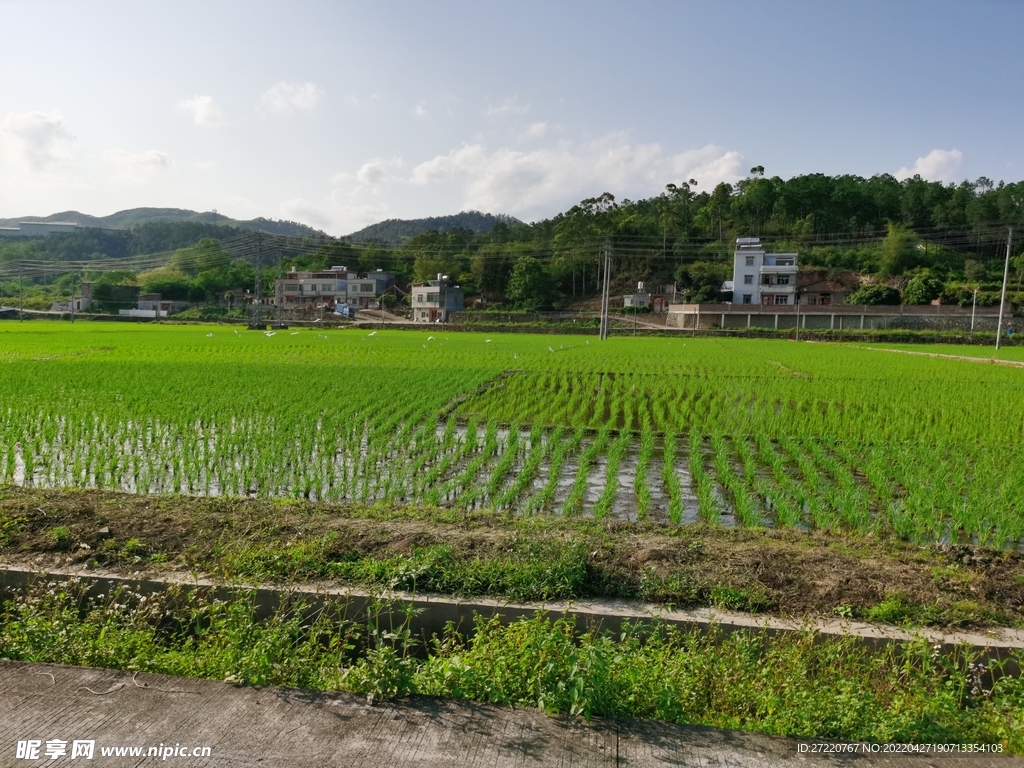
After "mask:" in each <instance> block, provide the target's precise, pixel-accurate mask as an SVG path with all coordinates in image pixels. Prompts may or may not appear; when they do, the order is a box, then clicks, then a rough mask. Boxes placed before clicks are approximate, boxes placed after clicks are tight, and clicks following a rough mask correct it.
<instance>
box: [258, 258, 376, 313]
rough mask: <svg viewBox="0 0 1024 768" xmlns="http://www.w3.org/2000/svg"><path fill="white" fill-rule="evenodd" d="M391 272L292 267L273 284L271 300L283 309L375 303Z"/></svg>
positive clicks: (373, 305)
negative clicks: (301, 270)
mask: <svg viewBox="0 0 1024 768" xmlns="http://www.w3.org/2000/svg"><path fill="white" fill-rule="evenodd" d="M394 279H395V276H394V275H392V274H391V273H390V272H384V271H382V270H379V269H378V270H377V271H376V272H371V273H370V274H368V275H367V276H366V277H359V276H358V275H356V273H355V272H352V271H350V270H349V269H347V268H346V267H331V268H330V269H323V270H319V271H315V272H314V271H310V272H300V271H298V270H295V269H293V270H292V271H291V272H289V273H288V274H287V275H285V276H284V277H283V278H281V279H279V280H276V281H275V285H274V303H275V304H277V305H278V306H280V307H282V308H283V309H319V308H322V307H335V306H338V305H340V304H347V305H348V306H350V307H356V308H363V309H365V308H370V307H375V306H377V299H378V298H379V297H380V295H381V294H382V293H384V291H385V290H386V289H387V287H388V285H389V284H390V283H392V282H393V281H394Z"/></svg>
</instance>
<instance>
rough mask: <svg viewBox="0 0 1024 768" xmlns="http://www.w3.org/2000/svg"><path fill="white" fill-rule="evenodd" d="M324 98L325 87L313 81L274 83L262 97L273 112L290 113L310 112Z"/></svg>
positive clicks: (265, 104) (264, 104)
mask: <svg viewBox="0 0 1024 768" xmlns="http://www.w3.org/2000/svg"><path fill="white" fill-rule="evenodd" d="M323 98H324V89H323V88H321V87H320V86H319V85H315V84H313V83H286V82H284V81H281V82H280V83H276V84H275V85H272V86H271V87H270V88H269V89H268V90H267V91H266V92H265V93H264V94H263V95H262V96H261V97H260V101H261V102H262V103H263V106H264V107H266V108H267V109H269V110H270V111H271V112H277V113H278V114H288V113H290V112H295V111H301V112H308V111H309V110H311V109H313V108H314V107H316V105H317V104H319V103H320V102H321V101H322V100H323Z"/></svg>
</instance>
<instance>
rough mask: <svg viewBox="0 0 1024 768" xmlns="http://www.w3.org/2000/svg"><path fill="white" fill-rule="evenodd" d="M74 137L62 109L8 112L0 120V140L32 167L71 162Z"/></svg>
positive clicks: (40, 168) (17, 161)
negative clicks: (59, 110)
mask: <svg viewBox="0 0 1024 768" xmlns="http://www.w3.org/2000/svg"><path fill="white" fill-rule="evenodd" d="M74 141H75V137H74V136H72V135H71V133H70V132H69V131H68V129H67V125H66V123H65V120H64V115H62V114H61V113H60V112H57V111H54V112H40V111H35V112H22V113H20V114H17V113H9V114H8V115H6V116H5V117H4V119H3V120H0V144H2V145H3V149H4V150H5V153H6V154H7V156H8V157H9V158H10V159H11V160H12V161H13V162H14V163H15V164H17V165H20V166H22V167H24V168H27V169H29V170H31V171H50V170H58V169H61V168H64V167H67V166H69V165H71V159H72V154H71V147H72V144H73V143H74Z"/></svg>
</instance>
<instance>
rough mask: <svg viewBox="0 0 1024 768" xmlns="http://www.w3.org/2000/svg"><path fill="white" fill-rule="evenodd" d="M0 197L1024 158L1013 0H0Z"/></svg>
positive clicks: (201, 205)
mask: <svg viewBox="0 0 1024 768" xmlns="http://www.w3.org/2000/svg"><path fill="white" fill-rule="evenodd" d="M0 18H2V19H3V26H4V43H3V45H2V46H0V217H14V216H22V215H45V214H48V213H52V212H55V211H61V210H67V209H77V210H80V211H83V212H86V213H90V214H94V215H104V214H107V213H112V212H114V211H116V210H120V209H123V208H131V207H137V206H161V207H163V206H167V207H183V208H193V209H197V210H210V209H214V208H216V209H217V210H219V211H220V212H222V213H224V214H227V215H230V216H234V217H239V218H249V217H253V216H268V217H273V218H289V219H295V220H299V221H303V222H306V223H309V224H312V225H314V226H317V227H321V228H324V229H325V230H326V231H328V232H330V233H332V234H345V233H347V232H350V231H353V230H355V229H358V228H359V227H362V226H364V225H366V224H369V223H372V222H374V221H379V220H381V219H385V218H392V217H398V218H411V217H418V216H427V215H439V214H445V213H454V212H456V211H459V210H463V209H467V208H474V209H479V210H486V211H490V212H493V213H509V214H512V215H515V216H518V217H520V218H523V219H525V220H534V219H538V218H543V217H547V216H551V215H553V214H555V213H557V212H558V211H561V210H565V209H566V208H567V207H568V206H570V205H572V204H573V203H575V202H578V201H579V200H580V199H582V198H585V197H591V196H594V195H597V194H600V193H601V192H604V191H609V192H612V193H613V194H614V195H616V196H617V197H619V198H622V197H631V198H634V199H635V198H640V197H647V196H650V195H653V194H657V193H658V192H659V191H660V190H661V189H662V188H663V187H664V185H665V184H666V183H668V182H679V181H683V180H685V179H688V178H691V177H692V178H695V179H697V180H698V182H699V183H700V187H699V188H701V189H705V188H710V187H712V186H713V185H714V184H715V183H717V182H718V181H720V180H726V181H734V180H735V179H737V178H741V177H742V176H744V175H745V174H746V172H747V171H748V170H749V168H750V167H751V166H753V165H763V166H765V169H766V171H767V173H768V174H770V175H774V174H778V175H780V176H783V177H784V178H788V177H790V176H793V175H796V174H800V173H809V172H819V171H820V172H824V173H829V174H839V173H854V174H861V175H871V174H874V173H881V172H888V173H894V174H897V175H899V176H903V175H907V174H910V173H912V172H920V173H921V174H922V175H924V176H926V177H928V178H933V179H941V180H943V181H960V180H962V179H964V178H970V179H975V178H977V177H978V176H982V175H984V176H988V177H990V178H993V179H995V180H999V179H1005V180H1008V181H1009V180H1019V179H1022V178H1024V132H1022V130H1021V128H1022V126H1024V120H1022V118H1024V114H1022V113H1024V98H1022V97H1024V67H1022V66H1021V64H1020V61H1019V39H1020V36H1021V33H1022V32H1024V2H1016V1H1014V0H1001V1H997V0H987V1H986V0H974V1H973V2H942V1H941V0H930V1H929V2H911V1H909V0H908V1H905V2H901V1H900V0H889V1H888V2H870V1H864V0H857V2H853V1H852V0H850V1H849V2H845V3H839V2H830V1H827V0H818V1H817V2H767V1H765V0H762V1H761V2H740V1H736V2H729V1H728V0H724V1H722V2H714V3H711V2H694V3H687V2H630V3H626V2H616V3H612V2H550V1H549V2H543V3H542V2H516V3H494V2H483V0H478V1H477V2H430V3H428V2H373V3H362V4H355V3H341V2H289V3H283V2H278V3H269V2H265V3H261V2H213V3H210V2H202V3H191V2H181V1H179V2H173V3H172V2H147V3H140V2H98V1H97V2H84V1H79V2H45V1H42V2H41V1H39V0H33V1H32V2H22V1H12V0H0Z"/></svg>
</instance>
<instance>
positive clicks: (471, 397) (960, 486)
mask: <svg viewBox="0 0 1024 768" xmlns="http://www.w3.org/2000/svg"><path fill="white" fill-rule="evenodd" d="M914 351H919V352H927V351H931V350H929V348H928V347H924V346H922V347H915V349H914ZM934 351H937V352H941V353H943V354H950V353H952V354H964V355H967V356H972V357H976V356H983V355H985V354H988V352H987V351H985V350H981V351H979V350H978V348H964V349H963V350H962V351H960V352H958V351H957V348H950V347H945V348H941V349H939V348H936V349H935V350H934ZM1013 357H1014V358H1016V357H1018V356H1013ZM1022 394H1024V368H1016V367H1009V366H999V365H984V364H978V363H975V362H967V361H959V360H950V359H943V358H931V357H924V356H916V355H903V354H892V353H887V352H885V351H882V350H878V349H868V348H864V347H861V346H846V345H840V344H818V343H795V342H791V341H774V340H748V339H690V338H613V339H611V340H608V341H604V342H599V341H597V340H596V339H594V338H591V339H587V338H585V337H581V336H564V337H562V336H551V335H543V336H541V335H537V336H534V335H501V334H492V335H484V334H471V333H446V332H445V331H444V330H438V329H429V330H424V331H378V332H372V331H366V330H354V329H348V330H319V329H317V330H306V329H303V330H287V331H278V332H276V333H269V332H268V333H260V332H253V331H245V330H235V329H233V328H231V327H226V326H197V325H190V326H157V325H116V324H109V325H108V324H98V323H83V322H80V323H76V324H74V325H69V324H67V323H59V324H58V323H47V322H27V323H17V322H6V323H3V324H0V485H4V484H15V485H23V486H37V487H97V488H103V489H116V490H126V491H129V492H135V493H184V494H193V495H229V496H255V497H289V498H308V499H314V500H318V501H328V502H330V501H342V500H353V501H360V502H376V501H379V502H385V503H391V504H394V503H398V504H401V503H423V504H433V505H441V506H450V507H453V508H455V509H465V510H470V509H485V510H486V509H495V510H508V511H512V512H515V513H520V514H552V515H583V516H589V517H594V518H598V519H601V518H606V517H615V518H621V519H629V520H635V519H648V520H653V521H663V522H665V523H666V524H669V525H677V524H687V523H690V522H697V521H706V522H708V523H711V524H720V525H730V526H731V525H736V526H747V527H752V528H753V527H791V528H797V529H849V530H858V531H865V532H866V531H877V532H879V533H882V534H894V535H898V536H900V537H902V538H905V539H908V540H911V541H915V542H921V543H927V542H936V541H965V542H976V543H982V544H988V545H995V546H1004V547H1005V546H1018V545H1019V544H1020V541H1021V539H1022V536H1024V515H1022V514H1021V512H1022V510H1021V505H1022V502H1024V398H1022Z"/></svg>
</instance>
